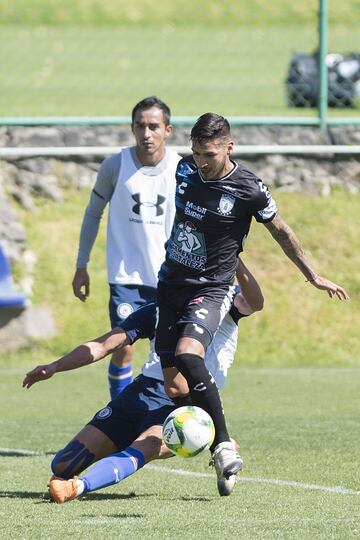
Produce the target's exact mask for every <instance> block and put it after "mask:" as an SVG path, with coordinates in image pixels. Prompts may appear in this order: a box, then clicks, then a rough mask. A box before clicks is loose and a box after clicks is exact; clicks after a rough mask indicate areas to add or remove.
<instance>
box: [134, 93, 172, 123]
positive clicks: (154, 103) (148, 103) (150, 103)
mask: <svg viewBox="0 0 360 540" xmlns="http://www.w3.org/2000/svg"><path fill="white" fill-rule="evenodd" d="M151 107H157V108H158V109H160V110H162V112H163V116H164V123H165V125H166V126H168V125H169V124H170V117H171V112H170V108H169V107H168V106H167V105H166V103H164V102H163V101H162V100H161V99H159V98H158V97H156V96H150V97H146V98H144V99H142V100H141V101H139V103H137V104H136V105H135V107H134V108H133V110H132V113H131V124H132V125H134V120H135V115H136V113H137V112H138V111H146V110H147V109H151Z"/></svg>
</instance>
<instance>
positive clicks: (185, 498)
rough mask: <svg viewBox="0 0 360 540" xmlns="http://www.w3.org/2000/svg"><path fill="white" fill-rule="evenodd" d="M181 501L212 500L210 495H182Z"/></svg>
mask: <svg viewBox="0 0 360 540" xmlns="http://www.w3.org/2000/svg"><path fill="white" fill-rule="evenodd" d="M180 500H181V501H190V502H191V501H196V502H211V501H212V500H213V499H211V498H210V497H180Z"/></svg>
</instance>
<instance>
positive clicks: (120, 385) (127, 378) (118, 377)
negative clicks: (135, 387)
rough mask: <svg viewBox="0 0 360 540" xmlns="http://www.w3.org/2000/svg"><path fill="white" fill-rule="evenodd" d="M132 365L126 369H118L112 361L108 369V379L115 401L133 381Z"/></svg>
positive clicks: (111, 394) (112, 397)
mask: <svg viewBox="0 0 360 540" xmlns="http://www.w3.org/2000/svg"><path fill="white" fill-rule="evenodd" d="M132 375H133V371H132V364H129V365H128V366H125V367H118V366H116V365H115V364H113V363H112V362H111V361H110V363H109V369H108V379H109V387H110V396H111V399H115V398H117V397H118V395H119V394H120V393H121V392H122V391H123V390H124V388H126V386H127V385H128V384H130V383H131V381H132Z"/></svg>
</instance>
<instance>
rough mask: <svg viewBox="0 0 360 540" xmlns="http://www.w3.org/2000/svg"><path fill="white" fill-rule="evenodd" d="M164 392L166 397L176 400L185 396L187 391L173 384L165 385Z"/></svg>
mask: <svg viewBox="0 0 360 540" xmlns="http://www.w3.org/2000/svg"><path fill="white" fill-rule="evenodd" d="M164 387H165V392H166V393H167V395H168V397H169V398H170V399H172V400H176V399H177V398H181V397H183V396H185V395H186V393H187V392H189V390H188V389H187V386H186V388H185V389H184V388H182V387H181V386H178V385H177V384H174V383H167V384H166V383H165V384H164Z"/></svg>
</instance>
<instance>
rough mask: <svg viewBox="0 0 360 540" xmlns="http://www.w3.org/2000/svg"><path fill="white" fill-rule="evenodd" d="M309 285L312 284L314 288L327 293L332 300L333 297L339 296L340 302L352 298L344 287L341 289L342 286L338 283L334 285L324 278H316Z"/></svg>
mask: <svg viewBox="0 0 360 540" xmlns="http://www.w3.org/2000/svg"><path fill="white" fill-rule="evenodd" d="M309 283H311V285H314V287H316V288H317V289H321V290H323V291H327V293H328V295H329V296H330V298H332V297H333V296H337V297H338V298H339V300H349V298H350V296H349V295H348V293H347V292H346V290H345V289H344V288H343V287H340V285H337V284H336V283H333V282H332V281H330V280H329V279H326V278H323V277H322V276H319V275H317V276H315V277H314V278H312V279H310V280H309Z"/></svg>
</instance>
